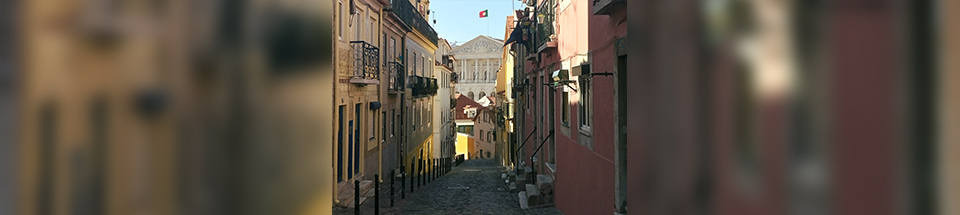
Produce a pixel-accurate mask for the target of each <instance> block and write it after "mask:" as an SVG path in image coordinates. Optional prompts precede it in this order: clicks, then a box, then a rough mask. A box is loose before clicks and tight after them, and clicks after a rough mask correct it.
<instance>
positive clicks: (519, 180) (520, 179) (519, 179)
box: [514, 175, 527, 184]
mask: <svg viewBox="0 0 960 215" xmlns="http://www.w3.org/2000/svg"><path fill="white" fill-rule="evenodd" d="M514 181H515V182H516V183H517V184H526V183H527V177H526V176H523V175H518V176H517V179H516V180H514Z"/></svg>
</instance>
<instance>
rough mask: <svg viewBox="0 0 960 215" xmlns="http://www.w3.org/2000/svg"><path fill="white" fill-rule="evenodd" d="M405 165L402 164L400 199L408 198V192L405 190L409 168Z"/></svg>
mask: <svg viewBox="0 0 960 215" xmlns="http://www.w3.org/2000/svg"><path fill="white" fill-rule="evenodd" d="M405 168H406V167H405V166H400V199H406V198H407V193H406V192H405V191H404V190H406V188H407V169H405Z"/></svg>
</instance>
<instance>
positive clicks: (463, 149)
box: [457, 133, 475, 159]
mask: <svg viewBox="0 0 960 215" xmlns="http://www.w3.org/2000/svg"><path fill="white" fill-rule="evenodd" d="M473 145H474V142H473V137H471V136H468V135H465V134H461V133H457V155H466V156H464V157H466V159H470V156H469V155H470V154H469V153H470V152H471V151H473V150H475V149H474V146H473Z"/></svg>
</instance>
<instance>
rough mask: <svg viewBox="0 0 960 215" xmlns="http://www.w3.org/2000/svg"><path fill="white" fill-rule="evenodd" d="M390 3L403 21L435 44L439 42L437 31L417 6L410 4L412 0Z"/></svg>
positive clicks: (398, 0)
mask: <svg viewBox="0 0 960 215" xmlns="http://www.w3.org/2000/svg"><path fill="white" fill-rule="evenodd" d="M390 4H392V5H393V13H394V14H396V15H397V17H400V20H402V21H403V23H406V24H407V25H408V26H410V27H411V28H413V29H414V30H416V31H418V32H420V34H421V35H423V36H424V37H426V38H427V39H428V40H430V42H431V43H433V44H434V45H436V44H437V40H438V39H437V32H436V31H434V30H433V27H431V26H430V23H428V22H427V20H425V19H424V18H423V17H424V16H423V15H421V14H420V12H419V11H417V8H416V7H414V6H413V5H412V4H410V1H407V0H391V1H390Z"/></svg>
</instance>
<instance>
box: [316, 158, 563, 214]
mask: <svg viewBox="0 0 960 215" xmlns="http://www.w3.org/2000/svg"><path fill="white" fill-rule="evenodd" d="M505 171H506V168H504V167H502V166H499V165H497V164H496V163H495V161H493V160H467V161H465V162H463V163H462V164H460V166H457V167H454V168H453V169H452V171H450V173H448V174H446V175H444V176H442V177H440V178H438V179H437V180H435V181H431V182H430V183H427V184H426V185H423V186H422V187H417V188H416V190H414V192H413V193H410V192H409V190H407V193H406V199H400V195H399V192H400V190H399V187H400V184H399V181H397V182H396V183H397V184H395V186H396V188H397V189H396V190H395V191H396V192H397V194H396V195H394V198H395V199H394V201H395V202H394V206H393V207H390V196H389V194H390V181H386V180H385V181H384V184H383V186H382V187H381V188H380V189H381V194H380V213H381V214H561V213H560V212H559V211H558V210H556V209H555V208H554V207H553V206H545V207H538V208H530V209H527V210H523V209H520V205H519V202H518V199H517V198H518V197H517V193H511V192H509V190H508V188H507V185H506V184H505V183H504V179H502V178H500V175H501V173H504V172H505ZM407 180H408V182H409V179H407ZM409 186H410V185H409V184H407V187H408V188H409ZM360 213H361V214H374V207H373V199H368V200H367V201H365V202H364V203H363V204H362V205H361V206H360ZM333 214H343V215H346V214H354V210H353V208H344V207H337V208H334V209H333Z"/></svg>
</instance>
